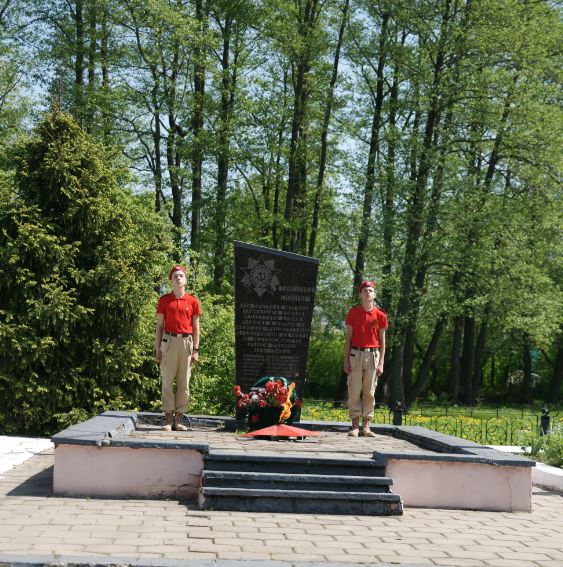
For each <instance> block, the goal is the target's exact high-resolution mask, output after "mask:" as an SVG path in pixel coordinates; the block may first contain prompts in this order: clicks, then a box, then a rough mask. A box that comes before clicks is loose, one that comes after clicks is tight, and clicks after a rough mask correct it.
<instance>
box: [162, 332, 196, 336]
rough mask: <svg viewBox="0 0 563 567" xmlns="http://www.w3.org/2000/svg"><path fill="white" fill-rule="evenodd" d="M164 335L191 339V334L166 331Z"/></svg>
mask: <svg viewBox="0 0 563 567" xmlns="http://www.w3.org/2000/svg"><path fill="white" fill-rule="evenodd" d="M164 334H165V335H168V336H169V337H191V336H192V333H169V332H168V331H164Z"/></svg>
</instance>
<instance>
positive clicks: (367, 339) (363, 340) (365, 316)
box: [346, 305, 388, 348]
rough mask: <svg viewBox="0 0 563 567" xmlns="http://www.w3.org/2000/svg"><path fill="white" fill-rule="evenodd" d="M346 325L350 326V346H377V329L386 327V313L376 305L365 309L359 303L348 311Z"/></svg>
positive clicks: (378, 345)
mask: <svg viewBox="0 0 563 567" xmlns="http://www.w3.org/2000/svg"><path fill="white" fill-rule="evenodd" d="M346 325H347V326H350V327H352V346H353V347H363V348H368V347H369V348H377V347H380V346H381V345H380V344H379V331H380V330H381V329H387V326H388V325H387V315H386V313H385V311H382V310H381V309H379V308H378V307H375V306H374V307H373V309H372V310H371V311H365V310H364V308H363V307H362V306H361V305H356V307H352V309H350V311H348V316H347V317H346Z"/></svg>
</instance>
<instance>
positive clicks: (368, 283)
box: [358, 282, 377, 293]
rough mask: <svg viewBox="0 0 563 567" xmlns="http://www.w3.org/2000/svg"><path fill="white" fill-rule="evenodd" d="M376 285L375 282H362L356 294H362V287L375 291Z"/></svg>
mask: <svg viewBox="0 0 563 567" xmlns="http://www.w3.org/2000/svg"><path fill="white" fill-rule="evenodd" d="M376 285H377V284H376V283H375V282H362V283H361V284H360V287H359V288H358V293H362V289H364V287H368V286H369V287H373V289H375V286H376Z"/></svg>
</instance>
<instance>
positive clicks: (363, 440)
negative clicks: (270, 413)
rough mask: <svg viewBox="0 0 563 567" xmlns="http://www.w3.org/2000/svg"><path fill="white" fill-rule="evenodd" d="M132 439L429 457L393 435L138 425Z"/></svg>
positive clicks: (248, 449)
mask: <svg viewBox="0 0 563 567" xmlns="http://www.w3.org/2000/svg"><path fill="white" fill-rule="evenodd" d="M129 438H130V439H137V440H143V441H170V440H176V441H183V442H193V443H194V444H205V445H208V446H209V450H210V451H214V452H215V451H222V450H225V451H227V450H228V451H229V452H232V451H240V452H243V453H264V454H275V455H279V454H280V453H291V454H292V455H305V456H309V457H338V456H341V455H344V456H345V458H346V459H366V458H367V459H370V458H371V457H372V454H373V452H374V451H397V452H412V453H421V454H422V453H428V451H425V450H423V449H421V448H420V447H418V446H417V445H415V444H413V443H410V442H409V441H406V440H403V439H398V438H396V437H392V436H390V435H379V434H376V436H375V437H355V438H351V437H348V436H347V435H346V434H345V433H342V432H335V431H321V432H319V435H318V436H314V437H313V436H311V437H307V438H306V439H304V440H302V441H296V440H279V441H269V440H264V439H255V438H252V437H243V433H237V432H229V431H218V430H217V429H216V428H213V427H198V426H192V427H190V429H189V430H188V431H181V432H174V431H173V432H163V431H161V430H160V428H159V427H158V426H156V425H152V424H149V423H145V424H143V423H138V424H137V427H136V429H135V431H133V432H132V433H130V434H129Z"/></svg>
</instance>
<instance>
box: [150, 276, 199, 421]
mask: <svg viewBox="0 0 563 567" xmlns="http://www.w3.org/2000/svg"><path fill="white" fill-rule="evenodd" d="M168 279H169V280H170V282H171V283H172V288H173V289H172V292H171V293H167V294H166V295H163V296H162V297H161V298H160V299H159V300H158V307H157V309H156V312H157V323H156V343H155V347H156V360H157V361H158V362H159V363H160V375H161V377H162V410H163V411H164V418H165V419H164V426H163V429H164V430H165V431H171V430H172V429H173V428H174V429H175V430H176V431H186V429H187V427H186V426H185V425H183V424H182V416H183V415H184V412H186V411H187V409H188V401H189V396H190V376H191V371H192V364H193V363H194V362H197V361H198V358H199V316H200V314H201V309H200V306H199V301H198V300H197V299H196V298H195V297H194V296H193V295H190V294H189V293H186V270H185V269H184V268H183V267H182V266H173V267H172V269H171V270H170V273H169V274H168ZM174 380H176V394H174Z"/></svg>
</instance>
